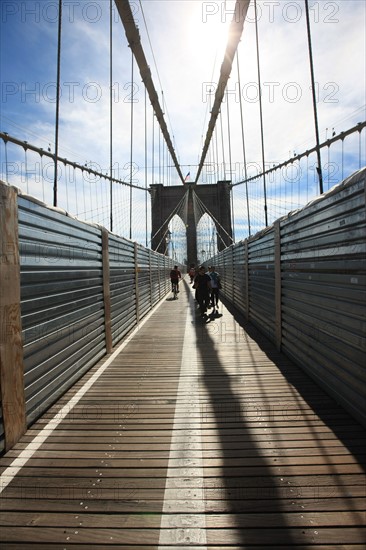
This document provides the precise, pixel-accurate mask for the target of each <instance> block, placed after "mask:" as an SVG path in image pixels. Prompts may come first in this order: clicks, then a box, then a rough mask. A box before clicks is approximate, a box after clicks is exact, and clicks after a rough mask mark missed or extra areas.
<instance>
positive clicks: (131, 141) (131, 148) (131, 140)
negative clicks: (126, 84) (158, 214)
mask: <svg viewBox="0 0 366 550" xmlns="http://www.w3.org/2000/svg"><path fill="white" fill-rule="evenodd" d="M133 64H134V56H133V51H132V48H131V132H130V239H132V173H133V170H132V158H133V156H132V155H133Z"/></svg>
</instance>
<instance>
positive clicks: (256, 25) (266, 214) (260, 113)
mask: <svg viewBox="0 0 366 550" xmlns="http://www.w3.org/2000/svg"><path fill="white" fill-rule="evenodd" d="M254 13H255V15H254V19H255V41H256V49H257V71H258V88H259V119H260V129H261V145H262V170H263V172H262V173H263V197H264V220H265V226H266V227H267V225H268V213H267V191H266V175H265V170H266V166H265V161H264V135H263V109H262V85H261V71H260V60H259V39H258V17H257V0H254Z"/></svg>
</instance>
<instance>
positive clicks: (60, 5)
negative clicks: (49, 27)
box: [53, 0, 62, 206]
mask: <svg viewBox="0 0 366 550" xmlns="http://www.w3.org/2000/svg"><path fill="white" fill-rule="evenodd" d="M61 31H62V0H59V2H58V38H57V76H56V126H55V169H54V181H53V206H57V180H58V171H57V157H58V130H59V118H60V96H61V94H60V73H61Z"/></svg>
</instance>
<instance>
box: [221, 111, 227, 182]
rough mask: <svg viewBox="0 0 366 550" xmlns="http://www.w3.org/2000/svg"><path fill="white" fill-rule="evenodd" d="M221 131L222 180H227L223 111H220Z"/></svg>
mask: <svg viewBox="0 0 366 550" xmlns="http://www.w3.org/2000/svg"><path fill="white" fill-rule="evenodd" d="M220 129H221V147H222V165H223V176H222V179H223V180H225V179H226V164H225V148H224V133H223V130H222V110H221V109H220Z"/></svg>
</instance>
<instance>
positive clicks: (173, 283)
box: [172, 281, 179, 300]
mask: <svg viewBox="0 0 366 550" xmlns="http://www.w3.org/2000/svg"><path fill="white" fill-rule="evenodd" d="M172 292H173V300H176V299H177V298H178V296H177V294H178V292H179V290H178V283H175V282H173V281H172Z"/></svg>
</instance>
